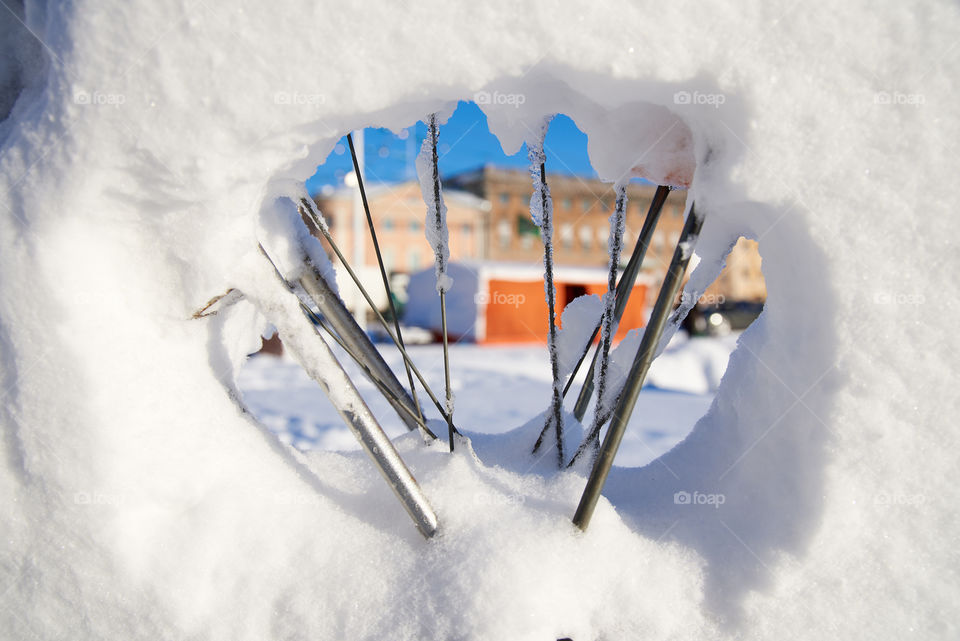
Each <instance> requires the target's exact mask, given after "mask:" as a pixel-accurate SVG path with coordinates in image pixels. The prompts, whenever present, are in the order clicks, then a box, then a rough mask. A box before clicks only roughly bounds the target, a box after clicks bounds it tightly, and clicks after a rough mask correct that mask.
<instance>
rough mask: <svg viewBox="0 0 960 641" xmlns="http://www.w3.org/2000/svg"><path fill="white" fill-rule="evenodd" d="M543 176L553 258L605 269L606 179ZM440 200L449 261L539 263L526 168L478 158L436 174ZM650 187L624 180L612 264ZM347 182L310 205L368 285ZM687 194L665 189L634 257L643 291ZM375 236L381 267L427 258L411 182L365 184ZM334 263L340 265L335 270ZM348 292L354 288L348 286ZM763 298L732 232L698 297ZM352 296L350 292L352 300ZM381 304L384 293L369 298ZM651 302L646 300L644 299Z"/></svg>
mask: <svg viewBox="0 0 960 641" xmlns="http://www.w3.org/2000/svg"><path fill="white" fill-rule="evenodd" d="M547 182H548V184H549V187H550V193H551V196H552V200H553V212H554V239H553V240H554V261H555V264H556V265H558V266H564V267H594V268H596V267H606V266H607V264H608V261H609V253H608V238H609V233H610V222H609V218H610V215H611V214H612V213H613V208H614V204H615V193H614V189H613V186H612V185H610V184H608V183H604V182H602V181H600V180H597V179H590V178H581V177H577V176H566V175H558V174H549V175H548V176H547ZM443 187H444V192H443V193H444V201H445V202H446V205H447V226H448V229H449V235H450V258H451V260H453V261H492V262H496V263H505V262H509V263H514V264H518V265H542V261H543V243H542V241H541V238H540V231H539V229H538V228H537V227H536V225H534V224H533V221H532V220H531V218H530V197H531V195H532V193H533V186H532V184H531V180H530V175H529V173H528V172H527V171H524V170H518V169H505V168H499V167H493V166H486V167H482V168H480V169H477V170H474V171H470V172H465V173H462V174H457V175H454V176H450V177H447V178H445V179H444V181H443ZM655 192H656V187H654V186H652V185H642V184H637V183H631V184H629V185H628V186H627V212H626V224H625V230H624V238H623V252H622V255H621V266H622V265H625V264H626V263H627V261H628V260H629V258H630V255H631V253H632V252H633V250H634V244H635V243H636V241H637V236H638V234H639V231H640V229H641V227H642V225H643V222H644V219H645V217H646V214H647V210H648V209H649V208H650V203H651V202H652V200H653V196H654V193H655ZM356 194H357V190H356V188H355V187H354V188H344V189H341V190H338V191H337V192H334V193H333V194H331V195H330V196H327V197H318V198H317V203H318V205H319V207H320V210H321V211H322V212H323V214H324V216H325V217H326V219H327V222H328V224H329V226H330V229H331V233H332V234H333V237H334V238H335V239H336V242H337V244H338V246H339V247H340V250H341V251H342V252H343V253H344V254H345V255H346V256H347V258H348V259H349V260H351V261H352V263H356V260H357V258H356V256H357V254H360V255H362V257H361V261H360V263H359V265H358V264H354V265H353V266H354V269H355V270H356V271H357V272H358V273H359V274H360V275H361V278H362V279H363V280H364V284H365V286H367V289H368V290H370V291H371V292H375V291H376V292H379V291H382V290H383V287H382V285H380V286H377V283H379V280H380V276H379V271H378V269H377V267H376V265H377V263H376V254H375V253H374V248H373V243H372V240H371V239H370V234H369V231H368V229H367V225H366V222H365V220H363V221H362V225H361V226H360V234H361V238H360V239H359V240H360V246H359V247H355V246H354V236H353V234H354V225H355V222H354V220H355V218H356V217H357V214H358V213H359V216H360V217H361V219H362V217H363V213H362V210H359V209H358V206H359V203H358V202H357V199H356ZM686 195H687V192H686V191H683V190H674V191H671V192H670V195H669V196H668V197H667V200H666V203H665V205H664V208H663V210H662V212H661V215H660V219H659V221H658V223H657V227H656V230H655V232H654V234H653V238H652V240H651V243H650V247H649V248H648V250H647V253H646V255H645V257H644V260H643V263H642V265H641V273H642V277H643V280H644V282H645V284H646V286H647V287H648V288H649V290H650V291H651V292H656V291H657V290H659V287H660V284H661V282H662V280H663V277H664V275H665V274H666V271H667V268H668V266H669V264H670V260H671V258H672V257H673V253H674V250H675V248H676V245H677V241H678V239H679V237H680V233H681V230H682V228H683V222H684V220H683V214H684V211H685V207H686ZM367 198H368V202H369V205H370V211H371V215H372V217H373V221H374V225H375V227H376V230H377V239H378V241H379V244H380V248H381V252H382V255H383V260H384V266H385V267H386V269H387V271H388V273H390V274H391V275H393V276H395V277H396V276H397V275H399V276H400V281H399V282H401V283H402V282H404V281H403V277H404V276H405V275H408V274H412V273H415V272H418V271H420V270H422V269H424V268H427V267H429V266H431V265H432V264H433V262H434V256H433V251H432V249H431V247H430V246H429V244H428V243H427V240H426V237H425V235H424V223H425V220H426V206H425V205H424V202H423V198H422V197H421V193H420V186H419V184H418V183H417V182H415V181H409V182H405V183H400V184H395V185H384V186H377V187H374V188H370V189H368V190H367ZM341 271H342V270H341ZM338 280H339V281H340V287H341V291H342V292H343V293H344V299H345V300H347V301H348V305H349V306H351V307H353V306H354V304H357V305H359V304H361V303H359V302H356V303H351V302H350V299H351V298H357V297H358V296H359V294H358V293H357V292H353V289H354V287H353V285H352V283H350V282H349V281H345V279H343V278H340V277H338ZM351 292H353V293H351ZM765 296H766V288H765V285H764V281H763V274H762V273H761V271H760V255H759V253H758V251H757V244H756V243H755V242H753V241H747V240H746V239H741V240H740V242H738V243H737V245H736V246H735V247H734V249H733V251H732V252H731V254H730V255H729V256H728V258H727V264H726V267H725V268H724V270H723V272H722V273H721V274H720V276H719V277H718V279H717V280H716V282H715V283H714V284H713V285H711V287H710V288H709V289H708V290H707V292H706V296H705V301H704V302H706V303H708V304H710V303H714V302H716V301H718V300H720V301H722V300H751V301H762V300H763V299H764V298H765ZM357 301H359V298H357ZM381 302H382V303H383V304H384V307H385V303H386V301H385V299H384V300H382V301H378V304H380V303H381ZM648 303H651V304H652V299H651V300H650V301H648Z"/></svg>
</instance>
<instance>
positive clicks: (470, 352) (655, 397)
mask: <svg viewBox="0 0 960 641" xmlns="http://www.w3.org/2000/svg"><path fill="white" fill-rule="evenodd" d="M588 299H592V300H593V301H594V302H596V300H597V298H596V297H595V296H590V297H582V298H580V299H577V300H588ZM581 304H582V303H581ZM591 306H593V305H591ZM569 309H570V307H569V306H568V307H567V310H569ZM567 310H564V311H565V312H566V311H567ZM598 316H599V305H596V310H595V313H594V314H592V316H591V317H592V318H593V319H594V320H593V322H594V323H595V322H596V318H597V317H598ZM566 323H567V317H566V315H565V316H564V324H566ZM565 331H566V330H561V332H560V338H561V345H564V342H563V340H562V339H563V337H564V332H565ZM590 331H592V327H591V330H590ZM404 335H406V333H404ZM736 338H737V337H736V336H735V335H728V336H724V337H722V338H695V339H691V340H687V339H686V338H685V334H678V335H677V337H676V339H675V340H674V342H673V344H671V346H670V348H669V349H668V350H667V351H666V352H665V353H664V354H663V356H662V357H660V358H659V359H657V360H656V361H654V364H653V366H652V367H651V370H650V374H649V376H648V377H647V382H648V387H646V388H645V389H644V391H643V393H642V394H641V395H640V399H639V401H638V409H637V411H636V412H635V413H634V414H633V417H632V418H631V421H630V424H629V427H628V431H627V434H626V436H625V437H624V439H625V441H624V446H623V448H622V449H621V450H620V453H619V454H618V455H617V465H619V466H623V467H636V466H640V465H646V464H647V463H649V462H650V461H652V460H653V459H654V458H656V457H657V456H659V455H660V454H663V453H664V452H666V451H668V450H669V449H670V448H671V447H673V446H674V445H676V444H677V443H678V442H679V441H680V440H682V439H683V437H684V436H686V435H687V434H688V433H689V432H690V430H691V429H692V428H693V425H694V424H695V423H696V421H697V419H699V418H700V417H701V416H703V414H704V413H705V412H706V411H707V410H708V409H709V408H710V403H711V402H712V400H713V397H714V394H715V393H716V390H717V387H718V386H719V384H720V378H721V377H722V376H723V372H724V369H725V367H726V363H727V359H728V358H729V356H730V353H731V352H732V351H733V349H734V347H735V346H736ZM584 340H585V339H584ZM635 347H636V345H635V344H634V349H635ZM379 348H380V351H381V353H382V354H383V356H384V358H385V359H386V360H387V362H388V363H389V364H390V366H391V367H392V368H393V369H394V371H395V372H397V373H398V375H400V377H401V379H402V378H403V376H402V373H403V361H402V359H401V358H400V356H399V354H398V353H397V350H396V349H393V348H392V347H391V346H390V345H387V344H381V345H379ZM407 349H408V351H409V352H410V354H411V356H412V357H413V359H414V362H416V363H419V364H421V365H422V368H421V371H422V372H423V375H424V376H425V377H426V379H427V381H428V382H429V383H430V385H431V387H432V388H433V389H434V390H438V389H443V382H444V379H443V360H442V359H443V356H442V352H441V347H440V346H439V345H416V346H409V347H408V348H407ZM334 351H335V353H336V354H337V355H338V357H340V358H339V359H340V361H341V362H342V363H343V364H344V366H345V368H346V370H347V373H348V374H350V376H351V378H352V379H353V380H354V381H355V382H356V384H357V387H358V389H359V390H360V392H361V394H362V395H363V397H364V400H366V402H367V404H368V405H369V406H370V409H371V411H372V412H373V414H374V415H375V416H376V417H377V419H378V420H379V422H380V424H381V425H382V426H383V427H384V429H385V430H386V431H387V433H388V434H389V435H390V436H391V437H393V438H395V437H399V436H402V435H404V434H406V433H407V431H408V430H407V428H406V426H405V425H404V424H403V422H402V421H401V420H400V418H399V417H398V416H397V414H396V413H395V412H394V411H393V410H392V409H391V408H390V405H389V404H388V403H387V401H386V400H385V399H384V398H383V397H382V396H381V395H379V394H377V393H376V391H375V388H374V387H373V384H372V383H370V382H369V381H368V380H367V379H366V378H365V377H363V375H362V374H361V372H360V369H359V368H358V367H357V366H356V365H355V364H354V363H352V362H351V361H349V359H348V358H346V357H341V356H342V351H341V350H340V349H339V348H334ZM565 353H567V352H566V351H565V350H564V349H563V348H561V354H565ZM570 353H572V352H570ZM450 359H451V362H452V364H453V371H452V374H453V381H452V382H453V389H454V390H455V391H456V392H458V394H459V396H458V400H459V403H460V408H459V410H458V412H459V418H458V419H457V426H458V427H459V428H460V429H461V431H466V432H468V433H469V434H470V437H471V439H472V440H473V441H474V444H475V448H479V449H480V450H482V449H484V448H483V446H479V445H477V440H478V437H479V435H485V434H486V435H498V434H503V433H505V432H509V431H511V430H513V429H515V428H516V427H517V426H518V425H521V424H524V423H526V422H527V421H528V420H530V419H531V418H533V417H534V416H535V415H536V413H537V412H540V411H541V410H542V409H543V408H542V407H541V405H542V401H541V399H543V398H544V397H545V396H546V395H547V394H549V393H550V384H551V383H550V371H549V368H547V367H545V366H544V358H543V347H542V346H538V345H522V346H520V345H512V346H492V347H491V346H478V345H471V344H467V343H460V344H456V345H452V346H451V357H450ZM561 362H562V363H563V362H569V361H567V360H566V359H562V360H561ZM571 366H572V364H571ZM584 376H585V372H584V371H583V369H581V371H580V373H579V374H578V376H577V377H576V379H575V383H574V385H573V387H572V388H571V392H570V393H569V394H568V397H567V403H566V405H567V407H568V408H569V407H572V404H573V400H574V398H575V394H576V392H578V391H579V388H580V385H582V384H583V380H584ZM238 386H239V389H240V390H241V393H242V394H243V399H244V401H245V402H246V404H247V406H248V407H249V408H250V411H251V412H252V413H253V414H254V415H255V416H256V417H257V419H258V420H259V421H260V422H261V423H263V424H264V425H266V426H267V427H268V428H269V429H270V430H271V431H272V432H273V433H274V434H276V435H277V437H278V438H279V439H280V440H281V441H283V442H284V443H287V444H289V445H292V446H293V447H295V448H297V449H298V450H303V451H307V450H310V451H314V450H331V451H352V450H358V449H359V447H360V446H359V444H358V443H357V441H356V439H355V438H354V437H353V435H352V434H351V433H350V431H349V430H348V429H347V427H346V426H345V425H344V424H343V421H341V420H340V418H339V417H338V416H337V413H336V410H335V409H334V408H333V406H332V405H330V402H329V401H328V400H327V398H326V396H324V395H323V394H322V393H321V392H320V391H319V390H318V389H317V385H316V383H315V382H314V381H313V380H312V379H311V378H310V377H309V376H307V375H306V373H305V372H304V371H303V369H302V368H301V367H300V366H299V365H298V364H297V362H296V361H295V360H293V359H292V358H290V357H287V356H284V357H279V358H278V357H274V356H270V355H262V356H256V357H254V358H252V359H250V361H248V363H247V364H246V365H244V367H243V369H242V370H241V371H240V375H239V379H238ZM490 399H497V403H491V402H490ZM428 416H432V417H434V418H438V415H437V414H436V412H435V411H434V410H433V409H428ZM572 420H573V419H572V416H571V417H568V421H567V423H568V424H569V423H570V421H572ZM541 425H542V424H541ZM445 430H446V425H445V424H443V425H442V428H441V432H443V431H445ZM487 445H488V444H487V443H486V442H485V443H484V446H487ZM573 445H574V446H576V445H577V443H573ZM490 446H497V447H502V444H500V443H498V442H497V441H495V440H494V441H491V444H490ZM482 458H484V460H486V458H485V457H482ZM501 459H502V457H501V456H499V455H498V456H496V457H492V458H491V463H493V464H501ZM550 463H551V464H553V461H552V459H551V461H550Z"/></svg>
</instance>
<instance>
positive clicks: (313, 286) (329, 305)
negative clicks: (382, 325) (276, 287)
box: [300, 269, 426, 430]
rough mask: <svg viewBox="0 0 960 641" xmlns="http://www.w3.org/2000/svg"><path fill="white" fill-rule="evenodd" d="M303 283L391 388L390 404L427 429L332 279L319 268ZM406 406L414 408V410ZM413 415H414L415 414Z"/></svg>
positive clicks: (355, 352)
mask: <svg viewBox="0 0 960 641" xmlns="http://www.w3.org/2000/svg"><path fill="white" fill-rule="evenodd" d="M300 286H301V287H303V290H304V291H305V292H306V293H307V296H309V297H310V299H311V300H312V301H313V302H314V304H316V306H317V308H318V309H319V310H320V312H321V313H322V314H323V315H324V316H325V317H326V319H327V321H328V322H329V323H330V325H331V326H332V328H333V330H334V331H335V332H336V333H337V334H338V335H339V336H340V338H341V340H342V341H343V342H344V343H345V344H346V345H348V346H349V350H348V353H350V354H351V356H353V357H354V360H356V361H357V362H358V363H360V364H362V365H364V366H365V367H366V368H367V371H369V373H370V375H371V377H376V378H377V379H378V381H379V382H380V383H382V384H383V386H384V387H386V388H388V389H389V390H390V391H391V396H390V397H388V400H390V401H391V402H390V404H391V405H393V407H394V409H396V410H397V412H398V413H399V414H400V418H401V420H403V422H404V424H405V425H406V426H407V428H409V429H410V430H415V429H426V423H425V421H424V420H423V415H422V414H420V413H418V412H417V408H416V405H415V403H414V402H413V400H412V399H411V398H410V396H409V395H408V394H407V390H406V389H405V388H404V387H403V385H402V384H401V383H400V381H399V380H397V377H396V376H395V375H394V373H393V370H391V369H390V366H389V365H387V363H386V361H384V360H383V356H382V355H381V354H380V350H378V349H377V348H376V346H375V345H374V344H373V343H372V342H371V341H370V337H369V336H367V333H366V332H365V331H363V329H361V328H360V325H358V324H357V321H356V319H354V317H353V315H352V314H351V313H350V312H349V310H347V307H346V305H344V304H343V301H341V300H340V297H339V296H338V295H337V294H336V292H334V291H333V288H332V287H331V286H330V283H328V282H327V280H326V278H324V277H323V275H322V274H320V273H319V272H318V271H317V270H316V269H312V270H311V273H309V274H307V275H305V276H304V277H303V278H301V279H300ZM403 410H412V414H411V413H408V412H404V411H403ZM411 415H412V418H411Z"/></svg>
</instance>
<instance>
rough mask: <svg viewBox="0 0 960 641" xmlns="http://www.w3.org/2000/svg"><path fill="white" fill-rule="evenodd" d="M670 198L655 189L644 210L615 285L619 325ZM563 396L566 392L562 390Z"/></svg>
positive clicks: (589, 391) (584, 401)
mask: <svg viewBox="0 0 960 641" xmlns="http://www.w3.org/2000/svg"><path fill="white" fill-rule="evenodd" d="M669 195H670V188H669V187H664V186H663V185H661V186H659V187H657V191H656V193H654V195H653V201H651V203H650V209H649V210H648V211H647V217H646V218H645V219H644V221H643V227H642V228H641V229H640V235H639V236H638V237H637V243H636V246H635V247H634V249H633V253H632V254H631V255H630V260H628V261H627V266H626V268H624V270H623V275H621V276H620V282H619V283H617V294H616V303H615V305H614V311H613V317H614V319H615V321H614V322H616V323H619V322H620V319H621V318H623V312H624V310H625V309H626V308H627V301H628V300H629V299H630V294H631V293H632V292H633V286H634V283H636V282H637V275H638V274H639V273H640V266H641V264H642V263H643V259H644V257H645V256H646V254H647V248H648V247H649V246H650V240H651V238H653V232H654V229H655V228H656V226H657V220H659V218H660V212H661V211H662V210H663V204H664V202H666V200H667V196H669ZM599 329H600V324H599V323H597V327H596V329H594V330H593V337H592V338H591V339H590V342H589V343H587V345H588V348H587V349H588V350H589V346H590V345H592V344H593V339H594V338H595V337H596V336H597V332H598V331H599ZM586 354H587V352H586V351H584V353H583V355H582V356H581V357H580V362H579V363H577V367H576V368H574V370H573V374H571V375H570V379H569V381H568V383H567V384H568V385H569V384H570V383H572V382H573V377H574V376H576V374H577V369H578V368H579V367H580V363H582V362H583V357H584V356H586ZM597 354H598V352H594V354H593V360H592V361H591V362H590V369H589V370H588V371H587V378H586V380H585V381H584V382H583V387H581V388H580V395H579V396H577V403H576V405H574V406H573V414H574V416H576V417H577V420H578V421H583V417H584V415H585V414H586V413H587V406H588V405H589V404H590V397H591V396H592V395H593V378H594V372H595V371H596V366H597ZM564 393H566V390H564Z"/></svg>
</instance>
